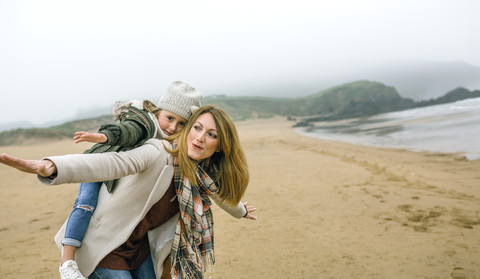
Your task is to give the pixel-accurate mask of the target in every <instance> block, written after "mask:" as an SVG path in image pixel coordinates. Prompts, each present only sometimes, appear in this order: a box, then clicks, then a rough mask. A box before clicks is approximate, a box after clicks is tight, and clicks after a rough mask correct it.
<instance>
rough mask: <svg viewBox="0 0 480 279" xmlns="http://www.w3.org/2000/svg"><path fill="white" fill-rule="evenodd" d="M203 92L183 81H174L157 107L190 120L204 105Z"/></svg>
mask: <svg viewBox="0 0 480 279" xmlns="http://www.w3.org/2000/svg"><path fill="white" fill-rule="evenodd" d="M201 101H202V92H200V91H198V90H197V89H195V88H193V87H192V86H190V85H189V84H187V83H185V82H182V81H174V82H172V83H171V84H170V85H169V86H168V87H167V91H166V92H165V94H164V95H163V96H162V97H161V98H160V102H159V103H158V105H157V107H158V108H160V109H164V110H168V111H170V112H173V113H175V114H178V115H180V116H181V117H183V118H185V119H186V120H188V119H189V118H190V116H192V113H193V112H194V111H196V110H198V108H199V107H200V106H201V105H202V104H201Z"/></svg>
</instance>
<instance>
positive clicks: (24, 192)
mask: <svg viewBox="0 0 480 279" xmlns="http://www.w3.org/2000/svg"><path fill="white" fill-rule="evenodd" d="M291 125H292V123H291V122H287V121H286V120H284V119H283V118H273V119H263V120H250V121H245V122H238V123H237V127H238V130H239V133H240V137H241V141H242V144H243V147H244V149H245V152H246V155H247V159H248V162H249V168H250V171H251V182H250V185H249V188H248V190H247V193H246V196H245V198H244V200H245V201H248V202H249V203H250V204H252V205H254V206H256V207H257V208H258V211H257V214H256V215H257V216H258V220H257V221H251V220H246V219H241V220H238V219H234V218H232V217H230V216H229V215H228V214H226V213H224V212H223V211H222V210H221V209H219V208H218V207H216V206H215V207H214V219H215V251H216V264H215V267H214V270H213V271H212V272H209V273H207V274H205V275H206V276H205V277H206V278H369V279H371V278H391V279H398V278H408V279H411V278H455V279H459V278H480V264H479V263H480V260H479V259H480V247H479V246H480V232H479V230H480V160H476V161H467V160H465V159H464V158H463V157H462V156H458V155H454V154H440V153H421V152H409V151H405V150H397V149H382V148H373V147H366V146H360V145H352V144H347V143H340V142H335V141H325V140H320V139H316V138H310V137H306V136H300V135H298V134H295V133H294V131H293V129H292V128H291ZM86 147H87V145H85V144H83V145H81V144H74V143H73V141H59V142H52V143H49V144H38V145H30V146H22V147H0V152H6V153H9V154H12V155H16V156H20V157H24V158H30V159H38V158H41V157H42V156H46V155H56V154H65V153H79V152H82V151H83V150H84V149H85V148H86ZM0 176H1V177H2V179H1V181H0V191H1V196H0V199H1V202H0V214H1V216H0V220H1V223H0V278H49V279H50V278H59V275H58V271H57V269H58V264H59V257H60V252H59V250H58V249H57V247H56V246H55V245H54V243H53V237H54V235H55V233H56V232H57V230H58V228H59V227H60V226H61V225H62V223H63V222H64V220H65V219H66V218H67V217H68V215H69V213H70V210H71V206H72V205H73V202H74V199H75V197H76V193H77V188H78V185H75V184H68V185H63V186H44V185H42V184H40V183H39V182H38V181H37V180H36V177H35V176H33V175H28V174H24V173H21V172H19V171H16V170H13V169H11V168H8V167H6V166H3V165H2V166H0Z"/></svg>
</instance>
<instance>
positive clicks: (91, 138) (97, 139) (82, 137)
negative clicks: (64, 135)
mask: <svg viewBox="0 0 480 279" xmlns="http://www.w3.org/2000/svg"><path fill="white" fill-rule="evenodd" d="M73 139H74V140H75V143H79V142H85V141H86V142H93V143H104V142H106V141H107V139H108V138H107V136H106V135H105V134H102V133H87V132H76V133H75V136H74V137H73Z"/></svg>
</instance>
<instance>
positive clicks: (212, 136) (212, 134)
mask: <svg viewBox="0 0 480 279" xmlns="http://www.w3.org/2000/svg"><path fill="white" fill-rule="evenodd" d="M208 135H209V136H210V137H211V138H212V139H216V138H217V135H215V134H214V133H208Z"/></svg>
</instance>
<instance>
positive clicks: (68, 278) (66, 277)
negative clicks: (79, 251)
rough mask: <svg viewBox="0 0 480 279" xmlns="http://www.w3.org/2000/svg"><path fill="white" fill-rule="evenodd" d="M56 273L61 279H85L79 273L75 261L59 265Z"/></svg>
mask: <svg viewBox="0 0 480 279" xmlns="http://www.w3.org/2000/svg"><path fill="white" fill-rule="evenodd" d="M58 271H59V272H60V278H62V279H86V278H85V277H83V275H82V274H81V273H80V270H79V269H78V265H77V262H76V261H72V260H69V261H66V262H64V263H63V264H62V265H60V267H59V268H58Z"/></svg>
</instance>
